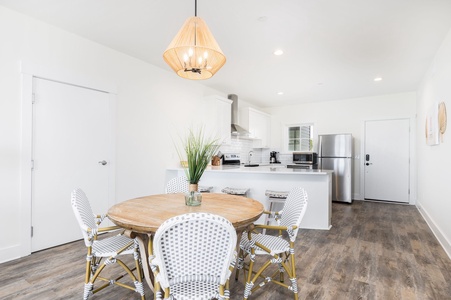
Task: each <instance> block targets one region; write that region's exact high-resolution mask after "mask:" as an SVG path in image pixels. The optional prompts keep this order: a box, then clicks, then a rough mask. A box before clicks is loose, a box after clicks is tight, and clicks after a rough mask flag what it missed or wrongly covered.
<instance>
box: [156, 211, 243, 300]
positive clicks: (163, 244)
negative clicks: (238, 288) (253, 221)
mask: <svg viewBox="0 0 451 300" xmlns="http://www.w3.org/2000/svg"><path fill="white" fill-rule="evenodd" d="M236 241H237V236H236V231H235V228H234V227H233V225H232V224H231V223H230V222H229V221H228V220H227V219H225V218H223V217H221V216H218V215H214V214H208V213H189V214H183V215H179V216H176V217H173V218H171V219H169V220H167V221H165V222H164V223H163V224H162V225H161V226H160V228H158V230H157V232H156V233H155V236H154V239H153V255H151V256H150V257H149V263H150V266H151V268H152V271H153V272H154V277H155V293H156V299H177V300H196V299H198V300H200V299H202V300H207V299H219V300H222V299H229V291H228V285H229V277H230V274H231V272H233V268H234V264H235V259H236V251H235V246H236ZM161 290H163V291H164V295H163V293H162V292H161ZM163 296H164V298H162V297H163Z"/></svg>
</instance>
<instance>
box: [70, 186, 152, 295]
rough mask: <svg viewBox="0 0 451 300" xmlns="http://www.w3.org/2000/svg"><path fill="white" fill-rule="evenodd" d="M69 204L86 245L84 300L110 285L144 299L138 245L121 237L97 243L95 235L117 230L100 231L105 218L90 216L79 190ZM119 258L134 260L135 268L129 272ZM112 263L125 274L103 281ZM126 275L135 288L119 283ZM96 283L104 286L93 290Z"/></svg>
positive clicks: (90, 213) (84, 195) (86, 199)
mask: <svg viewBox="0 0 451 300" xmlns="http://www.w3.org/2000/svg"><path fill="white" fill-rule="evenodd" d="M71 204H72V209H73V211H74V214H75V218H76V219H77V221H78V223H79V225H80V227H81V232H82V233H83V238H84V240H85V245H86V247H87V248H88V254H87V255H86V274H85V287H84V293H83V299H84V300H86V299H88V298H89V297H90V296H91V295H92V294H95V293H97V292H99V291H101V290H102V289H104V288H105V287H107V286H109V285H113V284H115V285H118V286H121V287H124V288H127V289H130V290H132V291H135V292H137V293H139V294H140V295H141V299H145V297H144V287H143V284H142V272H141V265H140V263H141V262H140V259H139V257H140V256H139V248H138V243H137V242H136V241H135V240H133V239H130V238H128V237H126V236H124V235H122V234H118V235H116V236H111V237H107V238H103V239H97V237H98V236H97V235H98V233H101V232H105V231H111V230H113V229H118V228H119V227H117V226H112V227H104V228H99V225H100V223H101V222H102V220H103V219H104V218H105V215H95V214H94V213H93V212H92V209H91V205H90V204H89V201H88V198H87V197H86V194H85V193H84V192H83V191H82V190H81V189H79V188H77V189H75V190H74V191H73V192H72V195H71ZM120 255H132V256H133V258H134V260H135V267H134V268H133V269H130V268H129V267H128V266H127V265H126V264H125V263H124V262H123V261H122V260H120V259H119V258H118V257H119V256H120ZM115 263H117V264H118V265H120V266H121V267H122V269H123V270H124V272H125V273H124V274H118V275H117V276H116V277H115V278H104V277H101V276H100V275H101V272H102V271H103V270H104V268H105V267H106V266H108V265H111V264H115ZM135 270H136V273H137V275H136V276H135V274H133V271H135ZM126 274H128V275H129V276H130V278H131V280H132V282H133V284H134V286H132V285H128V284H124V283H121V282H119V281H118V280H119V279H121V278H122V277H124V276H125V275H126ZM96 281H101V282H102V281H103V284H101V285H100V286H97V285H96V286H94V284H95V283H96Z"/></svg>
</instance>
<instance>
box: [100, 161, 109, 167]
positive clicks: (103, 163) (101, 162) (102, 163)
mask: <svg viewBox="0 0 451 300" xmlns="http://www.w3.org/2000/svg"><path fill="white" fill-rule="evenodd" d="M99 164H101V165H102V166H104V165H106V164H107V162H106V160H101V161H99Z"/></svg>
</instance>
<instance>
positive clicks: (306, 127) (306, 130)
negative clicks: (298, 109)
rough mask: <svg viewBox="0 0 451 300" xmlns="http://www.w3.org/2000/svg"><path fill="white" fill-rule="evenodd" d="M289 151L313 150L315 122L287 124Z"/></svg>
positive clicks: (287, 145)
mask: <svg viewBox="0 0 451 300" xmlns="http://www.w3.org/2000/svg"><path fill="white" fill-rule="evenodd" d="M286 128H287V134H286V136H287V137H288V138H287V143H286V147H287V150H288V151H312V149H313V140H312V139H313V124H300V125H290V126H287V127H286Z"/></svg>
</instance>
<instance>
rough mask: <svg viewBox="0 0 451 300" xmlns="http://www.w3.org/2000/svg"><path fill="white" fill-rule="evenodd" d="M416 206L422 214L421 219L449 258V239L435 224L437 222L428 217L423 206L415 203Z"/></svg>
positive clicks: (450, 242) (450, 245) (450, 244)
mask: <svg viewBox="0 0 451 300" xmlns="http://www.w3.org/2000/svg"><path fill="white" fill-rule="evenodd" d="M416 206H417V209H418V211H419V212H420V214H421V215H422V216H423V219H424V220H425V221H426V223H427V224H428V226H429V228H430V229H431V231H432V233H433V234H434V235H435V237H436V238H437V240H438V242H439V243H440V245H441V246H442V247H443V250H445V252H446V254H448V257H449V258H450V259H451V241H449V240H448V239H447V238H446V235H445V234H443V232H442V230H440V227H439V226H437V224H436V223H435V222H434V220H433V219H432V218H431V217H430V215H429V213H428V212H427V211H426V210H425V209H424V207H423V206H421V204H419V203H417V205H416Z"/></svg>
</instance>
